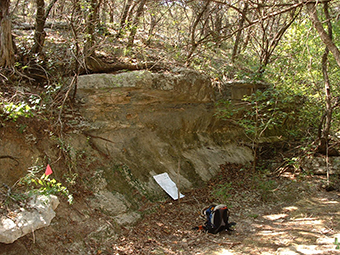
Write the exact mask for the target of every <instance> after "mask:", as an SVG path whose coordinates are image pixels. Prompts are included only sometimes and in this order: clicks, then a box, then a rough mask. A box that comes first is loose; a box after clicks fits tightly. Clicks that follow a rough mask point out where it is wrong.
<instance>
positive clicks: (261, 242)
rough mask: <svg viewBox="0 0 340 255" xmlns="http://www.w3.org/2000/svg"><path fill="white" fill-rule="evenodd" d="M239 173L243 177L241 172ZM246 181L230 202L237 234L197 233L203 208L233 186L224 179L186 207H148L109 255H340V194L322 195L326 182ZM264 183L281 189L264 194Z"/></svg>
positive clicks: (191, 197) (189, 197)
mask: <svg viewBox="0 0 340 255" xmlns="http://www.w3.org/2000/svg"><path fill="white" fill-rule="evenodd" d="M227 172H228V171H225V176H227V175H228V176H229V178H230V167H229V174H227ZM233 172H234V175H233V176H234V177H237V176H236V173H237V172H238V173H239V172H240V169H239V168H236V169H233ZM299 176H300V177H299ZM243 177H244V176H243ZM249 178H250V177H249ZM255 179H256V178H255ZM240 180H241V179H239V180H237V181H235V182H234V183H235V187H233V186H231V187H230V189H229V190H228V192H229V193H230V194H229V195H228V196H227V197H225V199H226V200H225V202H226V203H227V204H228V205H229V208H230V211H231V216H230V221H231V222H236V223H237V225H236V226H235V228H234V231H232V232H229V233H228V232H223V233H219V234H217V235H213V234H207V233H204V232H201V231H198V230H192V228H193V227H195V226H198V225H201V224H203V223H204V218H202V217H201V216H200V209H201V208H204V206H205V205H209V204H211V203H214V202H217V203H218V202H221V201H213V199H212V198H211V196H210V195H209V192H210V191H211V190H214V187H216V186H217V187H222V186H219V184H221V183H223V182H225V181H228V180H226V178H221V177H220V178H219V179H217V180H214V181H213V182H211V183H210V185H208V186H207V187H205V188H201V189H196V190H193V191H190V192H189V193H185V197H184V198H183V199H181V200H180V201H172V200H170V199H169V200H168V201H165V202H163V203H161V204H154V205H146V208H148V209H147V212H146V214H145V216H144V218H143V220H142V221H141V222H140V223H139V224H138V225H137V226H135V227H134V228H132V229H126V230H125V231H124V232H123V235H122V236H121V237H120V238H119V239H118V240H117V242H116V243H114V244H112V247H111V248H110V249H109V250H110V252H109V253H111V254H216V255H217V254H221V255H222V254H340V249H337V248H339V247H337V245H335V244H334V242H335V238H336V237H337V238H340V225H339V223H340V203H339V202H340V193H339V192H338V191H331V192H327V191H325V190H324V189H321V188H320V185H321V183H323V177H322V176H313V177H310V176H303V177H301V174H300V175H294V174H291V173H288V174H286V176H281V177H280V178H271V177H268V179H267V178H265V179H262V180H258V182H257V183H251V184H250V183H248V184H244V182H243V181H247V180H244V179H243V181H240ZM240 182H241V183H240ZM264 183H272V186H275V188H274V189H269V188H268V189H265V190H263V189H262V190H261V189H260V188H259V187H260V186H261V185H263V184H264ZM255 185H257V186H255ZM215 191H216V189H215ZM215 194H216V193H215ZM152 206H153V207H152ZM150 208H151V209H150ZM97 252H98V251H97ZM101 252H102V251H99V252H98V253H101Z"/></svg>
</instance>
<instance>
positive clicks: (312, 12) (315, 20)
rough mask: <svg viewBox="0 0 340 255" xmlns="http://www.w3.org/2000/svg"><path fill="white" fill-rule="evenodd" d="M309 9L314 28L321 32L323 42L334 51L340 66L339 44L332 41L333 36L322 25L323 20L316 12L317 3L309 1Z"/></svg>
mask: <svg viewBox="0 0 340 255" xmlns="http://www.w3.org/2000/svg"><path fill="white" fill-rule="evenodd" d="M307 9H308V12H309V17H310V19H311V21H312V23H313V25H314V28H315V29H316V31H317V32H318V33H319V36H320V38H321V40H322V42H323V43H324V44H325V45H326V46H327V48H328V49H329V51H330V52H332V54H333V57H334V59H335V61H336V63H337V64H338V66H339V67H340V51H339V49H338V48H337V46H336V45H335V44H334V42H333V41H332V38H331V37H330V36H329V35H328V34H327V32H326V31H325V29H324V28H323V26H322V23H321V21H320V20H319V18H318V15H317V12H316V4H315V3H307Z"/></svg>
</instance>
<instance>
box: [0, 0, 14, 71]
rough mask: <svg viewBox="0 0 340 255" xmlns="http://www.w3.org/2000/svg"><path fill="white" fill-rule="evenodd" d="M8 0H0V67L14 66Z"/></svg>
mask: <svg viewBox="0 0 340 255" xmlns="http://www.w3.org/2000/svg"><path fill="white" fill-rule="evenodd" d="M9 4H10V0H0V67H7V68H12V67H13V66H14V44H13V38H12V21H11V18H10V16H9Z"/></svg>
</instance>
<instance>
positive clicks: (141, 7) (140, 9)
mask: <svg viewBox="0 0 340 255" xmlns="http://www.w3.org/2000/svg"><path fill="white" fill-rule="evenodd" d="M145 3H146V0H141V1H140V4H139V6H138V9H137V13H136V16H135V19H134V20H133V23H132V28H131V31H130V35H129V41H128V48H131V47H132V46H133V42H134V40H135V36H136V33H137V28H138V25H139V19H140V16H142V14H143V10H144V5H145Z"/></svg>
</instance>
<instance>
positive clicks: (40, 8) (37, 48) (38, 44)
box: [31, 0, 57, 54]
mask: <svg viewBox="0 0 340 255" xmlns="http://www.w3.org/2000/svg"><path fill="white" fill-rule="evenodd" d="M56 2H57V0H52V1H51V2H50V4H49V6H48V7H47V9H46V11H45V1H44V0H36V4H37V14H36V17H35V32H34V45H33V47H32V49H31V53H33V54H39V53H41V51H42V49H43V46H44V43H45V37H46V33H45V30H44V27H45V23H46V19H47V17H48V14H49V12H50V11H51V9H52V7H53V5H54V4H55V3H56Z"/></svg>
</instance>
